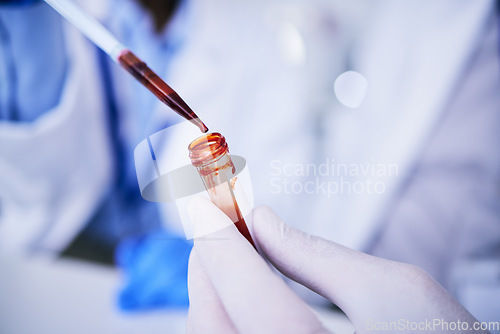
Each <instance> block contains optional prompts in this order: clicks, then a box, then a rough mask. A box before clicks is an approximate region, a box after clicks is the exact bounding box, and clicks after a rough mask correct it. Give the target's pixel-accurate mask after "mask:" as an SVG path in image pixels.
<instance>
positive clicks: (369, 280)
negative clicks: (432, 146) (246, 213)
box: [188, 198, 479, 333]
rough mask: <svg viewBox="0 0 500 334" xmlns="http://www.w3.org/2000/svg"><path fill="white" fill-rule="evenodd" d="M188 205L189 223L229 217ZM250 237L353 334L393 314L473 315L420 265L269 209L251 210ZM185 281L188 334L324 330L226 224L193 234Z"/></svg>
mask: <svg viewBox="0 0 500 334" xmlns="http://www.w3.org/2000/svg"><path fill="white" fill-rule="evenodd" d="M191 204H192V205H191V214H192V216H193V218H194V220H195V221H194V223H195V224H198V223H203V222H211V221H222V220H226V219H228V218H227V217H226V216H225V215H224V214H223V213H222V212H221V211H219V210H218V209H217V208H216V207H215V206H214V205H213V204H212V203H211V202H210V201H208V200H207V199H204V198H197V199H195V200H194V201H193V202H192V203H191ZM253 237H254V240H255V242H256V244H257V247H258V248H259V249H260V252H261V253H262V255H264V256H265V257H267V259H269V261H270V262H271V263H272V264H273V265H274V266H275V267H276V268H277V269H278V270H280V271H281V272H282V273H283V274H284V275H286V276H288V277H290V278H291V279H293V280H295V281H297V282H299V283H301V284H303V285H305V286H307V287H309V288H310V289H312V290H314V291H316V292H317V293H319V294H321V295H323V296H324V297H326V298H327V299H329V300H330V301H332V302H333V303H335V304H336V305H338V306H339V307H340V308H341V309H342V310H343V311H344V312H345V313H346V315H347V316H348V317H349V319H350V320H351V321H352V323H353V325H354V327H355V328H356V333H367V332H370V330H369V329H370V326H371V325H373V324H375V322H378V323H381V322H386V321H387V322H388V321H396V322H397V321H399V319H403V320H405V321H406V320H407V321H410V322H420V321H424V322H425V320H430V321H431V322H432V321H433V319H442V320H444V321H448V322H456V321H458V320H460V321H461V322H467V323H468V326H470V327H469V328H472V323H473V322H474V321H475V319H474V317H473V316H472V315H470V314H469V313H468V312H467V311H466V310H465V309H464V308H463V307H462V306H461V305H460V304H459V303H458V302H457V301H455V300H454V299H453V298H452V297H451V296H450V295H449V294H448V293H447V292H446V291H445V290H444V289H443V288H442V287H441V286H440V285H439V284H438V283H437V282H436V281H435V280H434V279H432V278H431V277H430V276H429V275H428V274H427V273H425V272H424V271H423V270H421V269H419V268H417V267H415V266H412V265H408V264H403V263H398V262H393V261H388V260H384V259H381V258H376V257H373V256H370V255H367V254H364V253H361V252H357V251H354V250H351V249H348V248H346V247H343V246H341V245H338V244H336V243H334V242H330V241H327V240H324V239H322V238H319V237H315V236H311V235H308V234H305V233H303V232H300V231H298V230H295V229H293V228H291V227H289V226H287V225H285V224H284V223H283V222H282V221H280V219H279V218H278V217H276V215H275V214H274V213H273V212H272V211H271V210H270V209H268V208H258V209H256V210H254V213H253ZM210 238H213V240H210ZM188 285H189V298H190V309H189V317H188V332H189V333H327V332H328V331H327V330H326V329H324V328H323V326H322V324H321V323H320V322H319V320H318V319H317V318H316V316H315V315H314V314H313V313H312V311H311V310H310V309H309V308H308V307H307V306H306V304H305V303H304V302H303V301H302V300H300V299H299V298H298V297H297V296H296V295H295V294H294V293H293V292H292V291H291V290H290V289H289V288H288V286H287V285H286V284H285V283H284V282H283V281H282V280H281V279H280V278H279V277H278V276H277V275H275V274H274V273H273V272H272V270H271V269H270V268H269V266H268V265H267V264H266V262H265V261H264V259H263V258H262V257H260V256H259V255H258V254H257V252H255V250H254V249H253V248H252V246H251V245H250V244H249V243H248V242H247V241H246V240H245V239H244V238H243V237H242V236H241V235H240V234H239V233H238V231H237V230H236V228H235V227H234V226H233V225H231V226H229V227H227V228H225V229H223V230H220V231H218V232H215V233H213V235H210V236H208V237H206V238H203V239H198V240H195V245H194V248H193V251H192V253H191V258H190V263H189V278H188ZM407 332H408V331H407ZM411 332H418V330H416V331H415V330H412V331H411ZM422 332H429V330H428V329H426V328H424V329H423V330H422ZM437 332H442V333H443V332H446V331H445V330H437ZM455 332H456V331H455ZM477 332H479V331H477Z"/></svg>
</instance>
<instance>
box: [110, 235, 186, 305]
mask: <svg viewBox="0 0 500 334" xmlns="http://www.w3.org/2000/svg"><path fill="white" fill-rule="evenodd" d="M191 248H192V243H191V242H189V241H187V240H186V239H184V238H179V237H176V236H173V235H171V234H168V233H166V232H163V231H160V232H153V233H150V234H148V235H146V236H143V237H133V238H129V239H126V240H124V241H123V242H122V243H120V244H119V246H118V247H117V249H116V253H115V258H116V263H117V265H118V267H120V268H121V269H122V270H123V272H124V275H125V286H124V287H123V288H122V290H121V291H120V293H119V297H118V305H119V307H120V309H121V310H124V311H140V310H147V309H154V308H164V307H175V308H179V307H181V308H185V307H187V306H188V305H189V300H188V291H187V272H188V260H189V254H190V253H191Z"/></svg>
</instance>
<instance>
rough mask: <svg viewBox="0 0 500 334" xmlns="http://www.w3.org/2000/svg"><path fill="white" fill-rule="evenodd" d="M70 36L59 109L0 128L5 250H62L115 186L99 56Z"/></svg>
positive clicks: (0, 238)
mask: <svg viewBox="0 0 500 334" xmlns="http://www.w3.org/2000/svg"><path fill="white" fill-rule="evenodd" d="M65 37H66V43H67V45H70V46H71V47H70V48H68V52H69V57H70V59H71V60H70V64H69V69H68V73H67V79H66V81H67V82H66V84H65V85H64V89H63V91H62V95H61V99H60V103H59V105H57V106H56V107H55V108H54V109H53V110H49V111H48V112H47V113H46V114H44V115H42V116H41V117H39V118H38V119H36V120H35V121H34V122H32V123H0V206H1V209H0V251H2V252H11V251H13V252H18V251H19V250H23V251H40V250H45V251H49V252H48V253H52V252H57V251H59V250H61V249H63V248H64V247H65V246H66V245H67V244H68V242H69V241H71V240H72V238H73V237H74V235H75V234H76V233H78V232H79V230H80V229H81V228H82V227H83V225H84V224H85V223H86V222H87V221H88V220H89V218H90V216H91V215H92V214H93V213H94V211H95V209H96V207H97V206H98V205H99V203H100V201H101V200H102V198H103V196H104V195H105V194H106V192H107V191H108V188H109V185H110V183H111V180H112V176H111V167H112V161H111V158H110V157H111V156H112V153H111V147H110V144H109V142H108V135H107V125H106V122H107V120H106V116H105V108H104V103H103V96H102V86H101V83H100V79H99V73H97V72H96V70H95V68H96V67H97V64H96V57H95V54H96V52H95V49H94V48H93V46H92V45H90V43H89V42H88V41H87V40H86V39H85V38H84V37H82V36H81V35H80V34H79V32H77V31H76V30H74V29H73V28H72V27H70V26H69V25H67V26H66V29H65ZM38 80H40V85H43V78H38ZM25 98H27V99H28V98H29V96H26V97H25Z"/></svg>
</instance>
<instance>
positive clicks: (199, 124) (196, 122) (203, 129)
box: [190, 118, 208, 133]
mask: <svg viewBox="0 0 500 334" xmlns="http://www.w3.org/2000/svg"><path fill="white" fill-rule="evenodd" d="M190 121H191V123H193V124H194V125H196V126H197V127H198V128H199V129H200V131H201V132H203V133H207V132H208V128H207V126H206V125H205V123H203V122H202V121H201V120H200V119H199V118H193V119H190Z"/></svg>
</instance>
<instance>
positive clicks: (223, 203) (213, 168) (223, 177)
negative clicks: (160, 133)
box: [188, 132, 255, 247]
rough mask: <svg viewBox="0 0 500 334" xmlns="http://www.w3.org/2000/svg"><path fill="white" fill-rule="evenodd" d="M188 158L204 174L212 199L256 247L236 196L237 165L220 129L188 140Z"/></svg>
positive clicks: (206, 187) (204, 181)
mask: <svg viewBox="0 0 500 334" xmlns="http://www.w3.org/2000/svg"><path fill="white" fill-rule="evenodd" d="M188 149H189V158H190V159H191V164H192V165H193V166H194V167H196V169H197V170H198V173H199V174H200V176H201V179H202V181H203V184H204V185H205V189H206V190H207V192H208V195H209V196H210V199H211V200H212V202H213V203H214V204H215V205H216V206H217V207H218V208H219V209H221V210H222V212H224V213H225V214H226V215H227V216H228V217H229V218H230V219H231V221H233V223H234V224H235V225H236V228H237V229H238V230H239V231H240V233H241V234H242V235H243V236H244V237H245V238H246V239H247V240H248V241H249V242H250V243H251V244H252V246H254V247H255V244H254V242H253V240H252V237H251V236H250V232H249V231H248V227H247V225H246V223H245V219H244V218H243V215H242V214H241V211H240V208H239V206H238V203H237V202H236V197H235V196H234V182H235V181H236V178H233V177H234V175H235V172H236V169H235V167H234V165H233V162H232V161H231V157H230V156H229V149H228V146H227V143H226V139H225V138H224V136H222V135H221V134H220V133H217V132H214V133H208V134H206V135H203V136H201V137H198V138H197V139H195V140H194V141H193V142H192V143H191V144H189V147H188Z"/></svg>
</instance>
